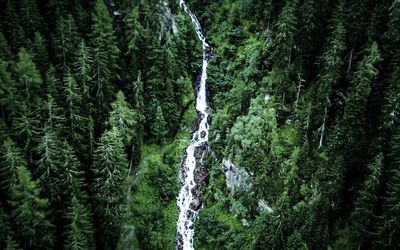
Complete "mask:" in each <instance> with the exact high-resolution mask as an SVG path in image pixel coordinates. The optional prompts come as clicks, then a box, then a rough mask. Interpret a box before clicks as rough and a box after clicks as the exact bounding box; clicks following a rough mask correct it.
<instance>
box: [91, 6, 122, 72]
mask: <svg viewBox="0 0 400 250" xmlns="http://www.w3.org/2000/svg"><path fill="white" fill-rule="evenodd" d="M92 21H93V26H92V33H91V39H92V43H93V47H94V49H95V54H96V53H100V54H102V53H105V58H102V59H101V60H104V61H103V62H102V63H104V64H105V65H106V68H107V69H108V70H110V71H111V72H113V73H114V74H113V75H112V76H109V79H110V80H115V79H118V75H117V74H116V73H117V72H116V70H117V69H118V68H119V66H118V64H117V60H118V57H119V48H118V46H117V42H116V37H115V34H114V30H113V26H112V19H111V17H110V14H109V12H108V10H107V6H106V5H105V4H104V2H103V0H96V3H95V9H94V14H93V17H92ZM96 60H100V58H96ZM95 63H96V64H97V63H98V62H95Z"/></svg>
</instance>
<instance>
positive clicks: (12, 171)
mask: <svg viewBox="0 0 400 250" xmlns="http://www.w3.org/2000/svg"><path fill="white" fill-rule="evenodd" d="M26 165H27V163H26V160H25V159H24V157H23V154H22V153H21V151H20V150H19V149H18V148H17V146H16V145H15V143H14V142H13V141H12V140H11V139H10V138H7V139H6V140H5V141H4V143H3V144H2V145H1V146H0V177H1V181H0V184H1V188H2V190H3V191H4V193H5V194H7V195H9V194H10V191H12V189H13V187H14V186H15V185H16V183H17V181H18V173H17V169H18V167H21V166H26Z"/></svg>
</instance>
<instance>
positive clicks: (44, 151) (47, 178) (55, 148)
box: [36, 128, 66, 204]
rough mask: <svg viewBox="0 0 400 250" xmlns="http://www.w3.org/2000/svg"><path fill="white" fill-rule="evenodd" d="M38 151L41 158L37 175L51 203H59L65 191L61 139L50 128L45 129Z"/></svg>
mask: <svg viewBox="0 0 400 250" xmlns="http://www.w3.org/2000/svg"><path fill="white" fill-rule="evenodd" d="M37 153H38V155H39V156H40V159H39V160H38V162H37V169H36V175H37V176H38V178H37V179H38V180H39V183H40V187H41V189H42V190H43V192H44V194H45V196H46V197H47V198H48V199H49V201H50V203H51V204H53V203H57V202H59V201H60V200H61V194H62V193H63V192H64V191H65V185H66V183H65V180H64V175H65V169H64V168H63V165H62V156H63V150H62V147H61V145H60V139H59V138H58V136H57V135H56V133H55V132H53V131H52V130H51V129H50V128H46V129H45V130H44V134H43V136H42V137H41V139H40V143H39V145H38V147H37Z"/></svg>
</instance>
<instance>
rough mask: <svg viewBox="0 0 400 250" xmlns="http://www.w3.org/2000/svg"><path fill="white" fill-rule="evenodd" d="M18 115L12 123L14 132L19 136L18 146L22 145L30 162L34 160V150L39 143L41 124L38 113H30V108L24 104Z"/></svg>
mask: <svg viewBox="0 0 400 250" xmlns="http://www.w3.org/2000/svg"><path fill="white" fill-rule="evenodd" d="M18 109H19V111H18V113H17V114H16V115H15V117H14V119H13V123H12V131H13V133H14V134H15V135H16V136H17V138H18V140H16V142H17V144H18V145H21V147H23V149H24V150H25V152H27V154H28V156H29V161H31V160H32V148H33V146H34V144H35V142H36V141H37V139H38V138H37V137H38V135H39V131H40V129H39V123H40V120H39V119H37V115H38V114H37V112H36V110H35V111H30V110H29V108H28V107H27V106H26V105H25V103H23V104H22V105H21V106H20V107H19V108H18Z"/></svg>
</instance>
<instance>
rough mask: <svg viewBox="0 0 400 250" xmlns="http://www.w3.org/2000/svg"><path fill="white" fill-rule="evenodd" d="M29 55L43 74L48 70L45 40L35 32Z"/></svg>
mask: <svg viewBox="0 0 400 250" xmlns="http://www.w3.org/2000/svg"><path fill="white" fill-rule="evenodd" d="M31 54H32V57H33V61H34V62H35V64H36V65H37V68H38V69H39V70H40V72H41V73H43V74H44V73H45V72H46V71H47V69H48V65H49V54H48V50H47V43H46V40H45V39H44V38H43V36H42V35H41V34H40V33H39V32H35V36H34V40H33V44H32V50H31Z"/></svg>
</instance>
